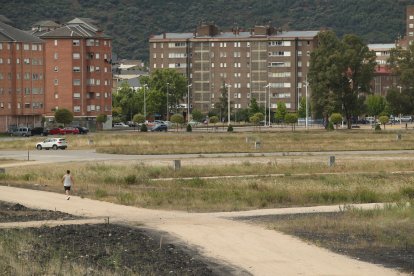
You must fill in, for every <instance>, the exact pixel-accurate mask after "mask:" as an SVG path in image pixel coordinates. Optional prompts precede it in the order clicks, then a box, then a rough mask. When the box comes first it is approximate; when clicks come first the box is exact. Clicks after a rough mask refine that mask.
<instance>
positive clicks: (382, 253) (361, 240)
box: [238, 213, 414, 274]
mask: <svg viewBox="0 0 414 276" xmlns="http://www.w3.org/2000/svg"><path fill="white" fill-rule="evenodd" d="M340 215H341V214H339V213H316V214H293V215H268V216H260V217H243V218H238V220H242V221H248V222H251V223H277V221H282V220H294V219H299V218H301V217H308V216H327V217H329V218H331V219H335V218H338V216H340ZM287 234H289V235H294V236H297V237H299V238H301V239H303V240H306V241H310V242H312V243H314V244H317V245H318V246H322V247H325V248H327V249H329V250H331V251H333V252H336V253H339V254H343V255H347V256H350V257H352V258H355V259H358V260H363V261H366V262H370V263H374V264H380V265H383V266H385V267H389V268H394V269H398V270H401V271H403V272H408V273H411V274H414V247H412V246H411V247H409V246H407V247H400V248H391V247H380V246H378V245H376V244H375V243H373V242H372V241H373V236H371V235H370V234H369V233H365V234H364V235H359V236H358V235H351V234H350V233H346V232H338V233H331V234H325V233H316V232H313V231H307V230H306V229H300V230H295V231H294V232H287ZM390 235H392V233H390Z"/></svg>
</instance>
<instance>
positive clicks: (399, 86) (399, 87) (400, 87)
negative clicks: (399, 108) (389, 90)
mask: <svg viewBox="0 0 414 276" xmlns="http://www.w3.org/2000/svg"><path fill="white" fill-rule="evenodd" d="M397 88H398V89H400V97H401V90H402V86H401V85H398V86H397ZM400 125H401V113H400Z"/></svg>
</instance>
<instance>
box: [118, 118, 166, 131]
mask: <svg viewBox="0 0 414 276" xmlns="http://www.w3.org/2000/svg"><path fill="white" fill-rule="evenodd" d="M145 124H146V125H147V127H148V130H149V131H168V129H169V128H170V127H171V126H172V125H173V124H172V122H170V121H162V120H155V121H153V122H148V121H147V122H145ZM113 127H114V128H117V129H120V128H124V129H125V128H130V127H138V128H140V127H141V124H136V123H134V122H130V121H128V122H127V123H123V122H120V123H115V124H114V125H113Z"/></svg>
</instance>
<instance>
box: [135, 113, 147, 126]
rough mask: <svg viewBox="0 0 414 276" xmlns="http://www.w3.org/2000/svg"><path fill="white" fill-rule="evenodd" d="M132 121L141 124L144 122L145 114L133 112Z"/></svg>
mask: <svg viewBox="0 0 414 276" xmlns="http://www.w3.org/2000/svg"><path fill="white" fill-rule="evenodd" d="M132 121H133V122H134V123H137V124H143V123H145V116H144V115H142V114H135V115H134V118H133V119H132Z"/></svg>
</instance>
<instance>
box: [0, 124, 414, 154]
mask: <svg viewBox="0 0 414 276" xmlns="http://www.w3.org/2000/svg"><path fill="white" fill-rule="evenodd" d="M396 134H397V131H393V130H390V131H382V132H380V133H375V132H372V131H369V130H350V131H332V132H327V131H324V130H312V131H309V132H305V131H301V132H295V133H292V132H278V131H275V132H253V133H223V132H217V133H187V132H178V133H176V132H168V133H142V132H124V133H119V132H117V133H110V132H100V133H94V134H90V135H87V136H83V135H67V136H66V139H67V140H68V142H69V147H70V149H85V148H90V147H91V145H90V140H93V145H92V147H95V148H96V150H97V151H98V152H106V153H121V154H162V153H164V154H173V153H200V154H201V153H221V152H222V153H224V152H289V151H333V150H391V149H413V148H414V146H413V145H414V135H413V134H414V133H413V131H412V130H407V131H404V133H403V134H402V140H399V141H397V140H396ZM41 139H42V138H40V137H31V138H23V139H17V140H13V141H9V140H7V141H1V140H0V149H34V144H35V143H36V142H37V141H40V140H41ZM255 141H260V142H261V148H260V149H255V147H254V142H255Z"/></svg>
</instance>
